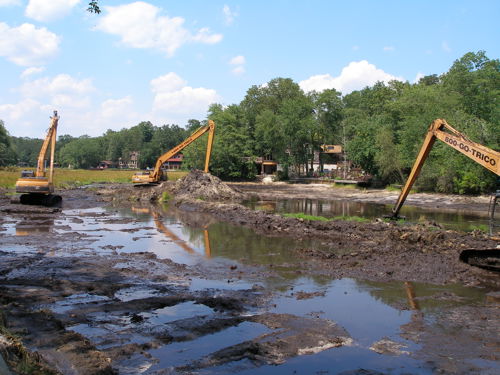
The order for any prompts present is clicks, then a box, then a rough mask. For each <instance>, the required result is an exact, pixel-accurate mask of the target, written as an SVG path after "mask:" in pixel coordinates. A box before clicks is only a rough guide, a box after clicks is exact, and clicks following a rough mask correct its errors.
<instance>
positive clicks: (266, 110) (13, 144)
mask: <svg viewBox="0 0 500 375" xmlns="http://www.w3.org/2000/svg"><path fill="white" fill-rule="evenodd" d="M499 102H500V61H499V60H497V59H496V60H490V59H489V58H488V57H487V56H486V55H485V53H484V52H482V51H480V52H477V53H472V52H471V53H467V54H465V55H464V56H463V57H462V58H460V59H458V60H457V61H455V62H454V64H453V65H452V66H451V68H450V69H449V71H448V72H446V73H445V74H443V75H441V76H437V75H429V76H426V77H422V78H421V79H420V80H419V82H417V83H414V84H411V83H409V82H400V81H392V82H389V83H387V84H386V83H382V82H379V83H377V84H375V85H373V86H372V87H366V88H364V89H362V90H358V91H354V92H351V93H350V94H347V95H345V96H343V97H342V95H341V94H340V93H339V92H337V91H336V90H334V89H331V90H325V91H323V92H320V93H317V92H312V93H304V92H303V91H302V90H301V88H300V87H299V85H298V84H297V83H295V82H293V80H291V79H287V78H275V79H273V80H271V81H269V82H268V83H267V84H265V85H263V86H252V87H251V88H249V89H248V91H247V93H246V96H245V97H244V99H243V100H242V101H241V103H239V104H233V105H229V106H227V107H223V106H222V105H220V104H213V105H212V106H211V107H210V109H209V113H208V118H210V119H212V120H214V121H215V123H216V137H215V142H214V149H213V153H212V161H211V171H212V173H214V174H215V175H217V176H219V177H222V178H225V179H241V178H252V177H254V176H255V174H256V165H255V163H254V162H253V161H254V160H255V158H257V157H262V156H272V158H273V159H274V160H275V161H277V162H278V163H279V164H280V165H281V166H282V167H283V174H284V175H286V174H287V173H288V172H289V171H290V170H293V169H296V168H297V166H302V167H303V168H302V170H308V169H309V168H310V167H311V166H312V162H313V157H314V151H318V150H319V149H320V147H319V146H320V145H321V144H325V143H326V144H342V145H343V146H344V148H345V150H346V153H347V158H348V159H349V160H351V161H353V162H354V163H355V164H356V165H357V166H359V167H361V168H362V169H364V170H365V171H367V172H369V173H371V174H373V175H374V176H375V179H376V180H378V181H379V182H381V183H384V184H389V183H401V182H403V181H404V180H405V178H406V176H407V175H408V172H409V170H410V169H411V166H412V165H413V162H414V160H415V157H416V155H417V153H418V150H419V149H420V146H421V144H422V142H423V139H424V136H425V133H426V131H427V128H428V126H429V124H430V123H431V122H432V121H433V120H434V119H436V118H444V119H446V120H447V121H448V123H450V124H451V125H452V126H453V127H455V128H456V129H458V130H459V131H461V132H463V133H464V134H465V135H467V136H468V137H469V138H470V139H472V140H474V141H476V142H478V143H481V144H483V145H485V146H487V147H489V148H492V149H496V150H498V149H499V148H500V105H499ZM204 124H205V121H201V122H200V121H197V120H190V121H189V123H188V125H187V127H186V129H184V128H181V127H179V126H177V125H164V126H160V127H158V126H154V125H153V124H151V123H150V122H141V123H140V124H138V125H136V126H134V127H132V128H130V129H123V130H121V131H111V130H108V131H107V132H106V133H105V134H104V135H102V136H100V137H96V138H91V137H88V136H82V137H78V138H73V137H71V136H67V135H65V136H61V137H59V141H58V144H57V160H58V162H59V163H60V164H61V165H63V166H68V165H71V166H72V167H75V168H89V167H95V166H96V165H97V163H98V162H99V161H101V160H112V161H117V160H118V159H119V158H122V159H123V160H125V161H127V160H128V158H129V156H130V151H139V152H140V158H139V166H140V167H141V168H145V167H152V166H153V165H154V162H155V160H156V158H157V157H158V156H159V155H161V154H162V153H163V152H165V151H167V150H168V149H170V148H172V147H173V146H175V145H177V144H178V143H180V142H181V141H182V140H183V139H185V138H186V137H187V136H188V135H189V134H191V133H192V132H193V131H194V130H196V128H198V127H199V126H201V125H204ZM0 125H2V124H0ZM40 142H41V141H40V140H33V139H28V138H16V137H8V136H7V134H6V132H5V128H4V127H3V126H0V163H1V164H4V165H5V164H9V163H14V162H22V163H27V164H31V165H33V164H34V163H35V161H36V157H37V155H36V152H37V150H39V143H40ZM205 148H206V137H202V138H200V139H199V140H197V141H196V142H194V143H193V144H192V145H191V146H189V147H188V148H187V149H185V151H184V156H185V161H184V166H185V168H188V169H189V168H202V167H203V162H204V155H205ZM1 164H0V165H1ZM495 183H496V176H495V175H494V174H493V173H491V172H489V171H487V170H486V169H484V168H483V167H481V166H480V165H479V164H477V163H474V162H473V161H471V160H470V159H468V158H466V157H464V156H463V155H462V154H460V153H459V152H457V151H455V150H453V149H451V148H450V147H447V146H445V145H443V144H442V143H441V142H438V143H436V144H435V146H434V148H433V150H432V152H431V154H430V156H429V159H428V160H427V162H426V164H425V166H424V168H423V170H422V174H421V176H420V177H419V179H418V180H417V184H416V186H417V187H418V188H420V189H422V190H427V191H439V192H446V193H481V192H488V191H491V190H492V189H494V187H495Z"/></svg>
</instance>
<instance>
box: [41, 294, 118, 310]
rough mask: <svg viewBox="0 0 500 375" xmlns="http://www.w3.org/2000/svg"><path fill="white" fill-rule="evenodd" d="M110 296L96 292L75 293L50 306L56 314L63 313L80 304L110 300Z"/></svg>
mask: <svg viewBox="0 0 500 375" xmlns="http://www.w3.org/2000/svg"><path fill="white" fill-rule="evenodd" d="M108 300H109V298H108V297H105V296H97V295H94V294H87V293H85V294H74V295H72V296H69V297H67V298H65V299H64V300H62V301H57V302H55V303H54V304H53V305H51V306H48V308H50V309H51V310H52V311H53V312H55V313H56V314H63V313H66V312H68V311H70V310H73V309H75V308H78V306H79V305H85V304H89V303H96V302H103V301H108Z"/></svg>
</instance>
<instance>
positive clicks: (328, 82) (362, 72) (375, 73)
mask: <svg viewBox="0 0 500 375" xmlns="http://www.w3.org/2000/svg"><path fill="white" fill-rule="evenodd" d="M392 80H399V81H403V78H401V77H396V76H393V75H391V74H389V73H386V72H384V71H383V70H382V69H378V68H377V67H376V66H375V65H373V64H370V63H369V62H368V61H366V60H361V61H353V62H351V63H350V64H349V65H347V66H346V67H344V68H343V69H342V72H341V73H340V75H339V76H337V77H332V76H331V75H330V74H318V75H314V76H311V77H309V78H308V79H306V80H304V81H301V82H300V83H299V85H300V87H301V88H302V90H304V91H306V92H310V91H318V92H321V91H324V90H327V89H335V90H337V91H340V92H341V93H342V94H344V95H345V94H348V93H350V92H352V91H354V90H361V89H363V88H365V87H366V86H371V85H373V84H375V83H377V82H379V81H382V82H389V81H392Z"/></svg>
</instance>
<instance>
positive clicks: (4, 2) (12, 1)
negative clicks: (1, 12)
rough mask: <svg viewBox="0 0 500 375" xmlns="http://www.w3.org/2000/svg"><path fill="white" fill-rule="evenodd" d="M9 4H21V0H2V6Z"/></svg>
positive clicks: (0, 3)
mask: <svg viewBox="0 0 500 375" xmlns="http://www.w3.org/2000/svg"><path fill="white" fill-rule="evenodd" d="M9 5H21V0H0V7H6V6H9Z"/></svg>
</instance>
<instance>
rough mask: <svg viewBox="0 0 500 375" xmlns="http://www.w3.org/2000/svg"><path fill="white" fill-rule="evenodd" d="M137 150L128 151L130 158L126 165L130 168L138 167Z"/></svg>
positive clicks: (138, 153)
mask: <svg viewBox="0 0 500 375" xmlns="http://www.w3.org/2000/svg"><path fill="white" fill-rule="evenodd" d="M139 155H140V152H139V151H130V158H129V161H128V163H127V167H128V168H130V169H137V168H139Z"/></svg>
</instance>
